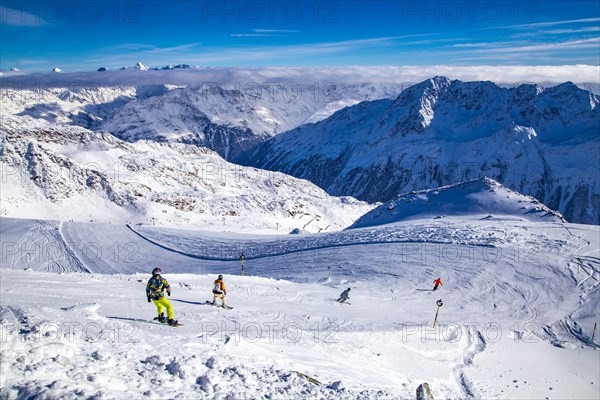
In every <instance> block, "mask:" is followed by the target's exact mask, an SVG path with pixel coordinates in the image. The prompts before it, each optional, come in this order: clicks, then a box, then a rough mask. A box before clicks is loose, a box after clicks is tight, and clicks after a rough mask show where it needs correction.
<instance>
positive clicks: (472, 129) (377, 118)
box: [235, 77, 600, 224]
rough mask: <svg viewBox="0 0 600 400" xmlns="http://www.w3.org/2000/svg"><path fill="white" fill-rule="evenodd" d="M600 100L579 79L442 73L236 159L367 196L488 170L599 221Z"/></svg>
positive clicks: (569, 212)
mask: <svg viewBox="0 0 600 400" xmlns="http://www.w3.org/2000/svg"><path fill="white" fill-rule="evenodd" d="M599 103H600V100H599V98H598V96H596V95H594V94H592V93H589V92H587V91H584V90H581V89H579V88H577V87H576V86H575V85H573V84H572V83H564V84H562V85H558V86H555V87H552V88H547V89H544V88H541V87H539V86H536V85H521V86H518V87H516V88H513V89H506V88H501V87H499V86H497V85H495V84H494V83H492V82H489V81H488V82H461V81H457V80H454V81H451V80H449V79H448V78H444V77H436V78H433V79H429V80H426V81H424V82H421V83H420V84H417V85H414V86H412V87H410V88H408V89H406V90H404V91H403V92H402V93H401V94H400V95H399V96H398V97H397V98H396V99H394V100H385V99H384V100H376V101H373V102H364V103H360V104H357V105H354V106H351V107H347V108H345V109H342V110H340V111H338V112H336V113H335V114H333V115H332V116H330V117H329V118H327V119H326V120H323V121H320V122H317V123H316V124H306V125H302V126H300V127H298V128H295V129H293V130H291V131H288V132H284V133H282V134H280V135H278V136H276V137H274V138H272V139H269V140H268V141H266V142H265V143H262V144H260V145H259V146H257V147H256V148H255V149H252V150H251V151H249V152H247V153H245V154H243V155H242V156H241V157H240V158H238V159H237V160H235V161H236V162H239V163H241V164H243V165H252V166H255V167H260V168H265V169H270V170H276V171H281V172H285V173H287V174H290V175H293V176H297V177H301V178H304V179H308V180H310V181H312V182H314V183H316V184H317V185H318V186H320V187H322V188H323V189H325V190H326V191H327V192H328V193H331V194H336V195H352V196H353V197H356V198H359V199H361V200H365V201H369V202H375V201H387V200H388V199H390V198H392V197H394V196H395V195H396V194H397V193H402V192H408V191H411V190H421V189H429V188H432V187H439V186H444V185H449V184H453V183H457V182H460V181H464V180H469V179H474V178H478V177H482V176H490V177H491V178H493V179H496V180H498V181H499V182H500V183H502V184H503V185H505V186H507V187H509V188H510V189H513V190H516V191H519V192H521V193H523V194H525V195H532V196H534V197H536V198H537V199H539V200H540V201H541V202H543V203H544V204H546V205H548V206H549V207H550V208H552V209H556V210H558V211H560V212H561V213H562V214H563V215H564V216H565V218H567V220H569V221H572V222H581V223H593V224H598V223H600V207H599V206H598V204H599V201H598V199H600V178H599V177H598V174H597V170H596V168H595V166H597V165H598V164H599V163H600V156H599V155H598V153H600V145H599V138H598V134H597V132H598V131H599V130H600V122H599V121H600V108H598V105H599Z"/></svg>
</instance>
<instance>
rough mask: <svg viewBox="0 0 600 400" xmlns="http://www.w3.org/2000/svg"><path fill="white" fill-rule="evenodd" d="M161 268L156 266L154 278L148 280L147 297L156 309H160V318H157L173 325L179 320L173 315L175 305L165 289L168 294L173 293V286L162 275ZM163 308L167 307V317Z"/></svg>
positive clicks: (153, 272) (153, 273)
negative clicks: (168, 297) (167, 296)
mask: <svg viewBox="0 0 600 400" xmlns="http://www.w3.org/2000/svg"><path fill="white" fill-rule="evenodd" d="M161 272H162V271H161V270H160V268H154V269H153V270H152V278H150V280H149V281H148V284H147V285H146V297H147V298H148V303H150V301H152V302H153V303H154V305H155V306H156V310H157V311H158V318H156V319H157V320H158V321H159V322H162V323H165V322H166V323H167V324H169V325H171V326H176V325H177V321H175V319H174V315H173V306H172V305H171V302H169V300H167V298H166V297H165V293H164V292H165V290H166V291H167V294H168V295H169V296H170V295H171V286H169V282H167V280H166V279H165V278H163V277H162V276H160V274H161ZM163 308H166V309H167V318H166V319H165V314H164V312H163Z"/></svg>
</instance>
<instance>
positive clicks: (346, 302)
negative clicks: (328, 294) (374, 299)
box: [336, 300, 352, 306]
mask: <svg viewBox="0 0 600 400" xmlns="http://www.w3.org/2000/svg"><path fill="white" fill-rule="evenodd" d="M336 302H338V303H340V304H348V305H349V306H351V305H352V303H350V302H349V301H337V300H336Z"/></svg>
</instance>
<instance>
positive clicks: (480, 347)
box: [452, 326, 487, 399]
mask: <svg viewBox="0 0 600 400" xmlns="http://www.w3.org/2000/svg"><path fill="white" fill-rule="evenodd" d="M465 338H466V339H465V342H466V343H465V345H464V347H463V348H462V350H461V354H460V361H459V362H458V363H457V364H456V365H455V366H454V367H453V368H452V375H453V377H454V380H455V381H456V386H457V388H458V390H459V396H458V397H459V398H461V399H465V398H469V399H473V398H477V395H476V389H475V387H474V386H473V383H472V382H471V381H470V380H469V378H468V377H467V375H466V373H465V370H466V369H467V368H469V367H471V366H473V360H474V359H475V356H476V355H477V354H479V353H481V352H483V351H484V350H485V349H486V347H487V343H486V341H485V338H484V337H483V335H482V333H481V332H480V331H478V330H476V329H475V328H474V327H473V326H467V327H466V335H465Z"/></svg>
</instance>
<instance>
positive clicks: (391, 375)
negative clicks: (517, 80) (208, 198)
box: [0, 217, 600, 399]
mask: <svg viewBox="0 0 600 400" xmlns="http://www.w3.org/2000/svg"><path fill="white" fill-rule="evenodd" d="M0 222H1V224H0V239H1V241H2V243H3V248H4V255H3V260H2V264H1V267H2V268H4V269H2V271H1V277H2V285H1V287H0V291H1V296H0V307H1V308H0V320H1V321H2V329H3V330H2V333H3V348H2V349H3V362H2V364H1V367H0V368H2V370H1V371H0V372H1V373H0V379H1V384H0V386H1V387H2V389H0V390H2V394H3V396H16V395H17V394H19V395H20V396H21V397H31V396H37V397H46V398H64V397H68V396H72V395H73V393H77V394H78V395H79V396H81V397H92V396H96V398H120V397H122V394H123V392H124V391H127V392H128V394H129V395H131V396H132V397H142V396H143V397H149V398H177V397H185V398H202V399H204V398H206V399H210V398H219V397H223V398H225V397H226V396H227V395H229V396H231V397H232V398H236V399H237V398H241V399H246V398H248V399H250V398H266V397H268V396H270V397H271V398H285V399H288V398H294V399H315V398H318V399H356V398H363V399H398V398H414V392H415V389H416V387H417V386H418V385H419V384H420V383H422V382H429V384H430V385H431V387H432V391H433V394H434V397H435V398H448V399H464V398H486V399H487V398H506V399H531V398H545V397H548V398H561V399H595V398H598V396H599V395H600V392H599V390H600V386H599V384H600V381H599V380H598V376H599V374H600V370H599V365H600V363H599V362H598V361H599V355H598V344H595V343H593V342H592V341H591V337H590V336H591V331H592V328H593V324H594V322H597V321H598V316H599V312H600V310H599V306H600V301H599V296H598V288H599V287H600V284H599V280H600V275H599V273H600V270H599V268H598V261H599V259H600V258H599V256H600V252H599V250H600V237H599V236H598V230H597V227H593V226H585V225H574V224H563V223H554V222H544V223H540V222H531V221H518V220H476V219H471V220H469V219H463V218H457V217H449V218H447V219H444V220H443V221H440V220H432V219H426V220H411V221H404V222H403V223H401V224H389V225H386V226H380V227H373V228H363V229H352V230H347V231H344V232H337V233H328V234H320V235H311V237H310V238H307V237H298V236H289V235H284V236H279V237H278V238H277V237H269V238H264V239H262V240H261V239H259V238H256V237H254V236H251V235H248V236H246V237H245V238H244V237H243V236H240V235H237V236H232V235H224V234H212V235H211V234H209V233H200V232H193V231H182V230H180V231H177V230H170V231H166V230H164V229H153V228H152V227H145V228H144V230H143V232H144V235H147V236H149V237H152V238H153V240H154V241H161V242H162V243H168V242H169V240H170V239H169V237H172V238H177V237H178V238H179V239H180V240H179V241H176V240H172V242H173V243H177V244H178V245H179V246H180V248H179V249H177V250H178V251H179V252H175V251H173V250H175V249H169V248H168V246H167V245H163V247H160V246H157V245H155V244H153V243H152V242H150V241H148V240H147V239H144V238H142V237H141V236H139V235H138V234H136V233H134V232H133V231H132V230H131V229H129V228H127V227H125V226H118V225H114V224H113V225H109V224H90V223H69V222H63V223H56V222H50V221H28V220H17V219H6V218H3V219H1V220H0ZM49 232H54V234H53V237H54V238H56V240H63V241H64V242H65V243H70V244H71V245H70V249H72V255H73V256H74V257H75V258H76V259H78V260H79V261H80V262H81V264H82V265H85V267H86V268H87V269H88V270H89V271H92V272H93V273H92V274H87V273H84V274H82V273H76V272H72V273H65V272H64V271H63V272H62V273H60V274H56V273H48V272H34V271H23V268H25V267H29V268H32V269H40V270H45V271H52V270H53V269H52V268H44V267H43V265H46V266H49V265H50V264H49V261H51V259H55V258H57V257H58V256H59V254H62V251H56V250H54V249H56V248H57V246H56V245H52V249H53V251H52V252H48V251H44V250H46V249H47V247H46V246H44V245H42V244H43V243H47V242H44V241H45V240H47V239H48V237H49V235H50V234H49ZM359 238H361V239H360V240H362V241H361V242H358V239H359ZM394 238H396V239H399V240H398V241H396V242H393V241H392V239H394ZM192 239H193V240H192ZM307 240H310V241H312V243H313V245H314V244H318V247H313V248H312V249H308V248H304V250H302V247H301V246H303V245H302V244H301V243H305V242H306V241H307ZM386 240H387V241H388V242H387V243H386V242H385V241H386ZM216 243H220V244H221V245H222V246H224V248H221V249H219V246H217V245H216ZM275 243H278V244H279V248H280V249H284V251H283V252H282V253H280V254H275V253H274V252H273V245H274V244H275ZM240 245H241V247H240ZM127 246H129V247H127ZM244 246H253V247H252V250H253V251H254V253H253V257H250V258H248V259H247V261H246V275H247V276H245V277H241V276H239V273H240V265H239V264H240V263H239V260H235V258H236V256H237V254H238V252H239V250H240V249H244ZM294 249H295V250H299V249H300V250H301V251H295V250H294ZM36 250H39V252H37V253H36V252H35V251H36ZM182 252H187V253H188V254H189V255H188V256H185V255H183V254H182ZM224 253H228V254H229V255H230V256H231V257H230V260H231V261H227V260H225V259H223V260H219V259H213V260H208V259H202V258H197V257H203V256H205V255H207V254H210V255H216V254H224ZM193 255H195V256H197V257H192V256H193ZM258 256H264V257H258ZM57 264H64V261H62V262H60V263H57ZM154 266H161V267H162V269H163V271H164V272H165V277H166V278H167V279H168V280H169V282H170V283H171V286H172V288H173V293H172V296H171V297H170V301H171V302H172V304H173V306H174V310H175V316H176V318H178V319H179V320H180V321H181V322H183V323H184V326H183V327H180V328H169V327H165V326H159V325H156V324H152V323H151V322H149V320H150V318H152V316H153V315H154V313H155V310H154V307H153V306H152V305H151V304H148V303H146V299H145V295H144V286H145V282H146V280H147V279H148V278H149V274H148V271H149V270H150V269H151V268H152V267H154ZM6 268H12V269H6ZM56 272H61V271H56ZM136 272H138V274H136ZM123 273H125V274H127V275H125V274H123ZM217 273H225V281H226V282H227V284H228V296H227V299H228V303H229V304H230V305H232V306H234V309H233V310H229V311H227V310H222V309H218V308H214V307H211V306H207V305H204V304H202V303H203V302H204V301H205V300H207V299H210V298H211V295H210V290H211V288H212V280H213V279H214V278H215V275H216V274H217ZM328 274H330V275H331V278H330V279H328ZM437 277H441V279H442V281H443V286H442V287H441V289H440V290H439V291H438V292H435V293H433V292H431V286H432V281H433V280H434V279H435V278H437ZM347 287H351V289H352V291H351V292H350V301H351V303H352V304H351V305H342V304H338V303H336V302H335V301H334V299H335V298H337V296H338V295H339V293H340V292H341V291H342V290H344V289H345V288H347ZM107 293H109V295H108V296H107ZM440 298H441V299H443V302H444V305H443V307H441V310H440V313H439V316H438V321H437V322H438V325H437V327H436V328H435V329H434V328H432V325H431V324H432V319H433V317H434V315H435V311H436V305H435V302H436V300H437V299H440ZM294 371H298V372H300V373H302V374H305V375H308V376H310V377H313V378H314V379H317V380H318V382H320V383H321V385H319V384H316V383H311V382H310V381H308V380H306V379H305V378H302V377H301V376H300V375H298V374H297V373H296V372H294ZM338 381H341V383H340V384H339V386H338V384H334V383H335V382H338Z"/></svg>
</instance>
